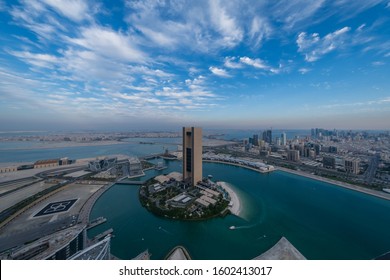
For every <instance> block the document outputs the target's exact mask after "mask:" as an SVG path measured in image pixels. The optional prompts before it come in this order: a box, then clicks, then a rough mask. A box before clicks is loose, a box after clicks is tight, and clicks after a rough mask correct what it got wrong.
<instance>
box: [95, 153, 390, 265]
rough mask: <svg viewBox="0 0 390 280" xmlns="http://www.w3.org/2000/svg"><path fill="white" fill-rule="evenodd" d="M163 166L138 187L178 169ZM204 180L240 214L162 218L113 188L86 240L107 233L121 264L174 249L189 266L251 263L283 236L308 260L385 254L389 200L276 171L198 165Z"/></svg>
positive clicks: (125, 189)
mask: <svg viewBox="0 0 390 280" xmlns="http://www.w3.org/2000/svg"><path fill="white" fill-rule="evenodd" d="M160 161H161V160H160ZM165 164H167V165H168V169H165V170H163V171H155V170H150V171H148V172H147V174H146V176H145V177H144V178H141V180H144V179H147V178H150V177H153V176H155V175H157V174H162V173H164V174H165V173H169V172H171V171H180V170H181V162H179V161H165ZM203 174H204V175H208V174H212V175H213V180H214V181H225V182H228V183H229V184H230V185H231V186H232V188H234V190H235V191H236V192H237V194H238V196H239V197H240V200H241V204H242V208H243V209H242V211H241V212H240V217H237V216H234V215H229V216H227V217H225V218H214V219H211V220H208V221H197V222H194V221H191V222H189V221H175V220H169V219H164V218H161V217H157V216H155V215H153V214H152V213H150V212H148V211H147V210H146V209H144V208H143V207H142V206H141V205H140V203H139V200H138V188H139V187H138V186H134V185H131V186H130V185H114V186H113V187H112V188H111V189H109V190H108V191H107V192H106V193H104V194H103V195H102V197H101V198H100V199H99V200H98V201H97V203H96V204H95V206H94V208H93V210H92V212H91V217H90V219H95V218H97V217H99V216H104V217H106V218H107V222H106V223H105V224H102V225H100V226H98V227H96V228H94V229H92V230H91V231H90V232H89V235H90V236H93V235H96V234H97V233H99V232H102V231H103V230H105V229H108V228H111V227H112V228H113V229H114V238H113V239H112V244H111V251H112V253H113V254H114V255H116V256H117V257H119V258H121V259H130V258H133V257H135V256H136V255H137V254H138V253H140V252H141V251H143V250H145V249H148V250H149V252H150V253H151V254H152V256H151V258H152V259H162V258H164V257H165V255H166V254H167V253H168V252H169V251H170V250H171V249H172V248H173V247H175V246H177V245H182V246H185V247H186V248H187V249H188V251H189V253H190V255H191V256H192V258H194V259H252V258H254V257H256V256H258V255H260V254H261V253H263V252H264V251H266V250H267V249H269V248H270V247H272V246H273V245H274V244H275V243H276V242H277V241H278V240H279V239H280V238H281V237H282V236H285V237H286V238H287V239H288V240H289V241H290V242H291V243H292V244H293V245H294V246H295V247H296V248H297V249H298V250H300V252H301V253H302V254H303V255H304V256H305V257H306V258H308V259H372V258H375V257H377V256H379V255H381V254H383V253H385V252H387V251H390V238H389V237H388V236H389V232H390V215H389V213H390V201H387V200H384V199H381V198H377V197H374V196H370V195H367V194H364V193H359V192H356V191H353V190H348V189H344V188H341V187H339V186H335V185H332V184H329V183H325V182H320V181H316V180H313V179H309V178H304V177H301V176H298V175H294V174H289V173H285V172H282V171H276V172H273V173H270V174H260V173H258V172H255V171H252V170H248V169H244V168H241V167H236V166H229V165H223V164H219V163H204V164H203ZM231 226H235V229H234V230H231V229H229V228H230V227H231Z"/></svg>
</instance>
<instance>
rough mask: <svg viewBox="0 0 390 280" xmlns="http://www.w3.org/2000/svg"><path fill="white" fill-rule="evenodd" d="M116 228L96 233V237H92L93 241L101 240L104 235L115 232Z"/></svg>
mask: <svg viewBox="0 0 390 280" xmlns="http://www.w3.org/2000/svg"><path fill="white" fill-rule="evenodd" d="M113 232H114V230H113V229H112V228H110V229H108V230H106V231H104V232H102V233H100V234H98V235H96V236H95V237H94V238H92V243H94V242H96V241H99V240H100V239H102V238H103V237H105V236H106V235H109V234H111V233H113Z"/></svg>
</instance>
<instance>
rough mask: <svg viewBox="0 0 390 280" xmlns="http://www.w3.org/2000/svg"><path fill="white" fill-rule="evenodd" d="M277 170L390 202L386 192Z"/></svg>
mask: <svg viewBox="0 0 390 280" xmlns="http://www.w3.org/2000/svg"><path fill="white" fill-rule="evenodd" d="M275 170H281V171H284V172H288V173H292V174H295V175H299V176H303V177H307V178H310V179H314V180H318V181H321V182H325V183H329V184H333V185H336V186H340V187H343V188H346V189H350V190H354V191H357V192H362V193H365V194H369V195H373V196H376V197H379V198H383V199H387V200H390V194H387V193H385V192H381V191H376V190H371V189H368V188H364V187H359V186H356V185H352V184H348V183H344V182H340V181H336V180H332V179H328V178H325V177H321V176H317V175H313V174H309V173H306V172H303V171H297V170H291V169H288V168H283V167H275Z"/></svg>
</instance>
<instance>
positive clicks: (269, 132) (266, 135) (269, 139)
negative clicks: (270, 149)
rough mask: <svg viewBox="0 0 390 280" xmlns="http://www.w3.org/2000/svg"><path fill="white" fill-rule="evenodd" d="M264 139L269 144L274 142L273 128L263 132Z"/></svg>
mask: <svg viewBox="0 0 390 280" xmlns="http://www.w3.org/2000/svg"><path fill="white" fill-rule="evenodd" d="M263 140H264V141H265V142H267V143H268V144H272V130H270V129H269V130H265V131H264V132H263Z"/></svg>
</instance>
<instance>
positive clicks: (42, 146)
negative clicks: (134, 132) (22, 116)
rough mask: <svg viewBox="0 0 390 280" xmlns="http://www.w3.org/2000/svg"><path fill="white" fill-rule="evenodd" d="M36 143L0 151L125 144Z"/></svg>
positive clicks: (117, 142) (101, 142)
mask: <svg viewBox="0 0 390 280" xmlns="http://www.w3.org/2000/svg"><path fill="white" fill-rule="evenodd" d="M34 143H37V145H36V146H30V147H16V148H0V151H20V150H40V149H58V148H69V147H87V146H107V145H120V144H126V143H127V142H123V141H115V140H109V141H90V142H75V141H71V142H55V141H47V142H42V143H39V142H34Z"/></svg>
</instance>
